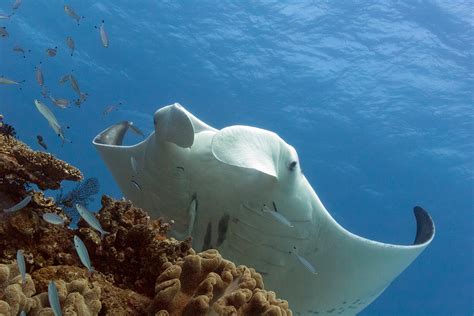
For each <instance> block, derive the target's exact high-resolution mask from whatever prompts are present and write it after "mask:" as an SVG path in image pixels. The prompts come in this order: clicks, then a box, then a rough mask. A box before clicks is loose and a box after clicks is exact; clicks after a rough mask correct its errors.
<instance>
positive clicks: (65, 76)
mask: <svg viewBox="0 0 474 316" xmlns="http://www.w3.org/2000/svg"><path fill="white" fill-rule="evenodd" d="M70 77H71V75H70V74H67V75H64V76H62V77H61V78H59V83H65V82H66V81H68V80H69V78H70Z"/></svg>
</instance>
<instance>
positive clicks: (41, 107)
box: [35, 99, 69, 144]
mask: <svg viewBox="0 0 474 316" xmlns="http://www.w3.org/2000/svg"><path fill="white" fill-rule="evenodd" d="M35 106H36V108H37V109H38V111H39V112H40V113H41V114H42V115H43V116H44V118H45V119H46V120H47V121H48V123H49V126H50V127H51V128H52V129H53V130H54V132H55V133H56V135H58V136H59V137H60V138H61V140H62V142H63V144H64V142H65V141H68V142H69V140H68V139H66V138H65V137H64V133H63V128H62V127H61V125H60V124H59V122H58V120H57V119H56V116H55V115H54V113H53V112H51V110H50V109H49V108H48V107H47V106H46V105H45V104H44V103H42V102H41V101H38V100H36V99H35Z"/></svg>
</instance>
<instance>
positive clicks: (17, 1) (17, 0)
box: [12, 0, 21, 10]
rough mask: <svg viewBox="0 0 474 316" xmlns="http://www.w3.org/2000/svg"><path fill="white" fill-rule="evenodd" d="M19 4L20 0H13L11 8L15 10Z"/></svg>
mask: <svg viewBox="0 0 474 316" xmlns="http://www.w3.org/2000/svg"><path fill="white" fill-rule="evenodd" d="M20 5H21V0H15V2H14V3H13V4H12V9H13V10H16V9H18V8H19V7H20Z"/></svg>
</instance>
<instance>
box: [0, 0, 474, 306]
mask: <svg viewBox="0 0 474 316" xmlns="http://www.w3.org/2000/svg"><path fill="white" fill-rule="evenodd" d="M11 2H13V1H2V3H0V12H3V13H8V12H9V11H10V6H11ZM63 4H64V3H63V1H56V0H48V1H46V0H42V1H39V0H35V1H33V0H24V1H23V4H22V6H21V7H20V8H19V9H18V10H17V13H16V15H15V16H13V17H12V18H11V19H10V21H5V20H0V26H6V27H7V30H8V32H9V33H10V37H9V38H0V74H1V75H5V76H7V77H10V78H13V79H17V80H22V79H25V80H26V82H25V83H24V84H22V87H23V88H22V90H20V89H18V87H13V86H2V87H0V113H3V115H4V116H5V120H6V121H7V122H8V123H11V124H12V125H14V126H15V127H16V129H17V132H18V135H19V137H20V138H21V139H22V140H23V141H25V142H26V143H28V144H29V145H30V146H32V147H33V148H36V149H40V147H39V146H38V145H37V143H36V135H37V134H42V135H43V136H44V138H45V141H46V143H47V144H48V145H49V150H50V151H51V152H52V153H54V154H55V155H57V156H58V157H60V158H61V159H64V160H67V161H69V162H71V163H72V164H74V165H76V166H78V167H79V168H80V169H81V170H82V171H84V173H85V174H86V176H89V177H98V178H99V179H100V182H101V186H102V187H101V192H102V193H107V194H112V195H114V196H116V197H120V196H121V194H120V192H119V190H118V188H117V186H116V185H115V183H114V181H113V180H112V178H111V176H110V174H109V172H108V171H107V170H106V169H105V167H104V164H103V162H102V161H101V160H100V158H99V156H98V154H97V153H96V152H95V150H94V148H93V147H92V145H91V140H92V138H93V137H94V136H95V135H96V134H97V133H98V132H99V131H101V130H102V129H104V128H105V127H107V126H109V125H111V124H113V123H115V122H118V121H120V120H124V119H125V120H132V121H134V122H135V124H136V125H137V126H139V127H141V128H142V129H143V130H144V131H145V132H147V133H149V132H151V131H152V127H153V122H152V114H153V112H154V111H155V110H156V109H157V108H159V107H161V106H164V105H167V104H170V103H174V102H180V103H181V104H182V105H184V106H185V107H186V108H187V109H188V110H189V111H190V112H192V113H194V114H195V115H196V116H197V117H199V118H200V119H202V120H203V121H205V122H207V123H209V124H210V125H212V126H214V127H216V128H222V127H225V126H228V125H233V124H242V125H252V126H258V127H261V128H265V129H269V130H272V131H275V132H277V133H278V134H280V136H282V138H284V139H285V140H286V141H287V142H288V143H290V144H292V145H294V146H295V148H296V149H297V151H298V152H299V157H300V159H301V164H302V167H303V169H304V173H305V175H306V177H307V178H308V179H309V181H310V182H311V183H312V185H313V187H314V188H315V191H316V192H317V193H318V195H319V196H320V198H321V200H322V201H323V203H324V204H325V205H326V207H327V208H328V210H329V211H330V212H331V214H332V215H333V216H334V217H335V219H336V220H337V221H338V222H340V223H341V224H342V225H343V226H345V227H346V228H347V229H349V230H351V231H352V232H354V233H356V234H360V235H362V236H365V237H367V238H371V239H376V240H380V241H384V242H392V243H407V244H409V243H411V242H412V241H413V238H414V234H415V221H414V218H413V215H412V207H413V206H414V205H421V206H423V207H424V208H426V209H427V210H428V211H429V212H430V213H431V214H432V216H433V218H434V220H435V223H436V229H437V235H436V237H435V240H434V242H433V243H432V244H431V246H429V247H428V248H427V250H426V251H425V252H424V253H422V254H421V255H420V257H419V258H418V259H417V260H416V261H415V262H414V263H413V264H412V265H411V266H409V267H408V269H407V270H406V271H405V272H403V273H402V274H401V275H400V276H399V277H398V278H397V279H396V280H395V281H394V282H393V283H392V285H391V286H390V287H389V288H388V289H387V290H386V291H385V292H384V294H383V295H382V296H381V297H380V298H378V299H377V300H376V301H375V302H374V303H373V304H372V305H370V306H369V307H368V308H367V309H366V310H365V311H363V312H362V315H414V314H416V315H447V314H451V315H472V314H473V312H474V306H473V302H474V297H473V295H474V294H473V293H474V271H473V267H474V262H473V261H474V260H473V257H474V254H473V249H474V247H473V246H474V238H473V237H474V235H473V228H474V227H473V225H474V215H473V214H474V213H473V211H474V207H473V205H474V200H473V199H474V198H473V196H474V195H473V193H474V192H473V188H474V183H473V182H474V165H473V161H474V160H473V158H474V146H473V132H474V109H473V100H474V98H473V92H472V91H473V88H474V85H473V82H474V81H473V46H472V45H473V43H474V34H473V30H474V18H473V15H472V12H473V10H474V4H473V3H472V1H396V2H395V1H361V2H351V1H331V2H329V1H319V2H309V1H303V2H296V1H288V2H283V1H259V2H256V1H254V2H250V1H233V2H228V1H226V2H223V1H222V2H221V1H169V2H167V1H162V2H160V3H158V1H139V2H137V1H125V0H114V1H111V0H109V1H100V2H97V1H79V0H74V1H71V2H69V4H70V5H72V6H73V8H74V9H75V10H76V12H77V13H78V14H80V15H84V16H85V19H84V20H83V21H82V22H81V25H79V26H78V25H77V24H76V23H75V22H74V21H73V20H72V19H71V18H70V17H68V16H67V15H66V14H65V13H64V11H63ZM103 19H104V20H105V27H106V29H107V31H108V33H109V37H110V47H109V48H107V49H106V48H103V47H102V46H101V43H100V39H99V35H98V32H97V30H96V29H95V28H94V26H98V25H99V24H100V21H101V20H103ZM67 35H70V36H72V37H73V38H74V40H75V42H76V47H77V49H76V53H75V56H73V57H71V56H70V55H69V50H68V48H67V47H66V44H65V38H66V36H67ZM16 44H19V45H21V46H23V47H24V48H26V49H31V52H30V53H27V54H26V58H25V59H24V58H22V57H21V55H19V54H18V53H15V52H13V51H12V47H13V46H14V45H16ZM54 46H58V47H59V48H58V55H57V56H56V57H54V58H50V57H47V56H46V53H45V49H46V48H48V47H54ZM40 61H42V62H43V72H44V75H45V83H46V85H47V86H48V88H49V89H50V90H51V92H52V94H53V95H54V96H56V97H67V98H72V97H73V96H74V94H73V92H72V90H71V89H70V87H69V85H64V86H61V85H59V83H58V79H59V77H60V76H61V75H63V74H65V73H67V72H70V71H71V69H74V73H75V76H76V78H77V79H78V81H79V84H80V86H81V90H83V91H85V92H87V93H89V99H88V100H87V102H86V103H84V104H83V105H82V107H81V108H76V107H75V106H72V107H71V108H69V109H66V110H61V109H59V108H54V109H53V110H54V112H55V113H56V115H57V116H58V118H59V120H60V121H61V122H63V123H64V124H65V125H69V126H70V129H69V130H67V131H66V136H67V137H68V138H70V139H71V140H72V144H66V145H64V147H61V144H60V141H59V138H57V137H56V136H55V135H54V133H53V131H52V130H51V129H50V128H49V127H48V125H47V122H46V121H45V120H44V119H43V118H42V117H41V116H40V114H39V113H38V112H37V110H36V108H35V107H34V105H33V99H35V98H42V97H41V94H40V89H39V87H38V85H37V83H36V82H35V79H34V67H35V65H37V64H38V63H39V62H40ZM44 101H45V102H47V101H46V100H44ZM118 102H123V105H122V106H121V107H120V110H119V111H117V112H113V113H111V114H110V115H109V116H106V117H103V116H102V114H101V113H102V111H103V110H104V108H105V107H106V106H107V105H110V104H115V103H118ZM49 105H50V106H51V108H52V107H53V106H52V105H51V103H49ZM137 140H139V138H136V137H135V138H133V139H130V141H131V142H133V141H137ZM96 207H98V204H97V202H96ZM290 303H291V302H290Z"/></svg>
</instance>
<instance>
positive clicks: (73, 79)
mask: <svg viewBox="0 0 474 316" xmlns="http://www.w3.org/2000/svg"><path fill="white" fill-rule="evenodd" d="M69 82H70V83H71V88H72V90H74V91H75V92H76V93H77V94H78V95H79V96H80V95H81V89H80V88H79V83H77V80H76V77H74V76H73V75H72V74H70V75H69Z"/></svg>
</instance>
